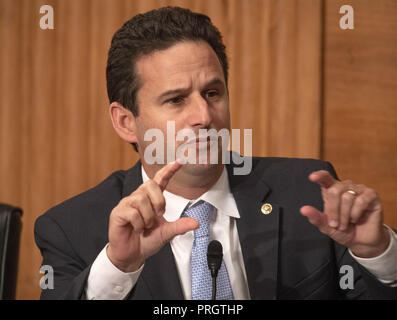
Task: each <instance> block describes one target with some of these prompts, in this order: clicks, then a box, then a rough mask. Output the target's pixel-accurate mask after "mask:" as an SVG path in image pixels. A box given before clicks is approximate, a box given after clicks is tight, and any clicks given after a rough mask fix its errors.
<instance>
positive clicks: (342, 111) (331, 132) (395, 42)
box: [323, 0, 397, 228]
mask: <svg viewBox="0 0 397 320" xmlns="http://www.w3.org/2000/svg"><path fill="white" fill-rule="evenodd" d="M343 4H346V3H345V1H334V0H332V1H327V2H326V38H325V57H324V59H325V69H324V71H325V73H324V86H325V90H324V94H325V95H324V110H325V112H324V145H323V154H324V158H325V159H326V160H329V161H331V162H332V163H333V164H334V165H335V167H336V168H337V171H338V173H339V176H340V178H343V179H347V178H349V179H352V180H353V181H358V182H361V183H363V184H365V185H368V186H370V187H373V188H374V189H375V190H377V191H378V193H379V194H380V196H381V199H382V200H383V204H384V213H385V222H386V223H388V224H389V225H391V226H393V227H395V228H396V227H397V201H396V190H397V95H396V88H397V19H396V17H397V1H390V0H377V1H371V0H353V1H349V4H350V5H352V6H353V9H354V14H355V17H354V21H355V28H354V30H345V31H344V30H341V29H340V28H339V18H340V17H341V15H340V14H339V8H340V6H342V5H343Z"/></svg>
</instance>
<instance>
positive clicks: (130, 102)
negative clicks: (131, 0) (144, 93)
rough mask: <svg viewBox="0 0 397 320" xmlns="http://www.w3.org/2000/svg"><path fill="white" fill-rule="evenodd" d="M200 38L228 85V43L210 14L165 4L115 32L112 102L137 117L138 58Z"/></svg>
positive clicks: (111, 52)
mask: <svg viewBox="0 0 397 320" xmlns="http://www.w3.org/2000/svg"><path fill="white" fill-rule="evenodd" d="M200 40H201V41H206V42H207V43H208V44H209V45H210V46H211V47H212V49H213V50H214V51H215V53H216V55H217V57H218V59H219V62H220V63H221V66H222V69H223V74H224V77H225V82H226V85H227V80H228V61H227V56H226V52H225V46H224V44H223V42H222V35H221V33H220V32H219V31H218V29H217V28H216V27H215V26H214V25H213V24H212V22H211V19H210V18H209V17H207V16H206V15H204V14H200V13H194V12H192V11H190V10H188V9H184V8H180V7H163V8H160V9H156V10H152V11H149V12H146V13H144V14H138V15H136V16H134V17H133V18H132V19H130V20H129V21H127V22H126V23H125V24H124V25H123V26H122V27H121V28H120V29H119V30H118V31H117V32H116V33H115V34H114V36H113V39H112V43H111V46H110V49H109V55H108V61H107V67H106V82H107V91H108V96H109V101H110V103H112V102H118V103H120V104H121V105H122V106H123V107H125V108H127V109H129V110H130V111H131V112H132V113H133V115H134V116H138V114H139V109H138V104H137V93H138V90H139V89H140V87H141V85H142V84H141V83H140V80H139V77H138V76H137V74H136V70H135V63H136V61H137V60H138V59H139V57H141V56H143V55H147V54H150V53H152V52H154V51H156V50H165V49H168V48H169V47H171V46H172V45H174V44H176V43H178V42H181V41H200Z"/></svg>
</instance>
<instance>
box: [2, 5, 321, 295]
mask: <svg viewBox="0 0 397 320" xmlns="http://www.w3.org/2000/svg"><path fill="white" fill-rule="evenodd" d="M44 4H48V5H52V6H53V8H54V13H55V29H54V30H41V29H40V28H39V20H40V17H41V15H40V14H39V8H40V6H41V5H44ZM164 5H180V6H184V7H188V8H191V9H192V10H195V11H199V12H203V13H205V14H207V15H209V16H210V17H211V18H212V20H213V22H214V23H215V25H216V26H218V28H219V29H220V31H221V32H222V33H223V35H224V39H225V43H226V45H227V47H228V49H227V50H228V53H229V56H230V82H229V89H230V93H231V106H230V107H231V113H232V127H233V128H240V129H244V128H251V129H253V154H254V155H271V156H294V157H318V156H319V154H320V153H319V151H320V135H319V132H320V122H321V121H320V98H321V95H320V93H321V92H320V91H321V88H320V77H321V73H320V69H321V66H320V62H321V50H320V49H321V6H322V1H317V0H305V1H298V0H279V1H271V0H250V1H245V0H227V1H226V0H215V1H213V0H202V1H196V0H189V1H182V0H179V1H160V0H158V1H155V0H150V1H148V0H78V1H77V0H0V18H1V20H0V26H1V28H0V43H1V44H2V51H1V53H0V70H1V73H0V96H1V103H0V177H1V180H2V183H1V184H0V201H2V202H7V203H11V204H14V205H18V206H21V207H22V208H23V210H24V216H23V232H22V239H21V251H20V269H19V277H18V288H17V298H19V299H36V298H38V297H39V293H40V288H39V279H40V277H41V276H42V275H41V274H40V273H39V267H40V265H41V256H40V253H39V251H38V249H37V248H36V246H35V244H34V239H33V226H34V221H35V220H36V218H37V217H38V216H39V215H41V214H42V213H44V212H45V211H46V210H47V209H48V208H50V207H52V206H54V205H55V204H58V203H60V202H61V201H63V200H65V199H67V198H69V197H71V196H73V195H76V194H78V193H80V192H83V191H84V190H86V189H88V188H90V187H92V186H94V185H96V184H98V183H99V182H100V181H102V180H103V179H104V178H105V177H107V176H108V175H109V174H110V173H111V172H112V171H115V170H119V169H126V168H129V167H131V166H132V165H133V164H134V163H135V161H136V160H137V155H136V154H135V153H134V151H133V149H132V148H131V147H130V146H129V145H128V144H126V143H124V142H122V141H121V139H119V138H118V136H117V135H116V134H115V133H114V131H113V129H112V127H111V123H110V120H109V115H108V100H107V95H106V83H105V66H106V58H107V51H108V48H109V45H110V40H111V37H112V35H113V33H114V32H115V31H116V30H117V29H118V28H119V27H120V26H121V25H122V24H123V23H124V22H125V21H126V20H127V19H129V18H130V17H132V16H134V15H135V14H137V13H140V12H145V11H148V10H150V9H154V8H157V7H160V6H164Z"/></svg>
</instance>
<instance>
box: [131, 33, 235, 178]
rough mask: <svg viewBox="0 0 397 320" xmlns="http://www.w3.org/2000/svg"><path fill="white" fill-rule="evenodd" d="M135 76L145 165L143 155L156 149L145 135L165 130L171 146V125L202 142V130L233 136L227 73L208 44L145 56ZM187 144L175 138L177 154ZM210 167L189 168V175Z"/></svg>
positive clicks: (181, 45) (185, 45) (139, 136)
mask: <svg viewBox="0 0 397 320" xmlns="http://www.w3.org/2000/svg"><path fill="white" fill-rule="evenodd" d="M136 70H137V74H138V76H139V77H140V81H141V82H142V87H141V89H139V91H138V106H139V116H138V117H136V139H137V143H138V146H139V154H140V157H141V159H142V160H143V162H145V159H144V151H145V149H146V147H147V146H148V145H150V144H151V143H152V141H144V135H145V132H146V131H147V130H148V129H153V128H157V129H160V130H161V131H162V132H163V134H164V143H165V144H167V121H174V123H175V132H176V133H178V131H179V130H181V129H191V130H193V131H194V133H195V134H196V136H197V137H198V133H199V129H207V130H209V129H215V130H217V131H219V130H220V129H223V128H226V129H228V130H230V114H229V98H228V94H227V90H226V83H225V79H224V75H223V70H222V67H221V64H220V62H219V60H218V58H217V56H216V54H215V52H214V50H213V49H212V48H211V47H210V46H209V45H208V44H207V43H206V42H201V41H200V42H193V41H189V42H180V43H177V44H175V45H173V46H172V47H170V48H168V49H166V50H162V51H156V52H154V53H152V54H150V55H146V56H143V57H141V58H140V59H138V61H137V63H136ZM186 140H188V139H187V138H186ZM186 140H185V141H176V140H175V139H174V138H173V141H175V149H178V146H181V145H182V144H183V143H184V142H186ZM205 145H207V144H206V143H205V144H199V143H198V142H197V143H196V142H194V144H193V145H192V146H191V147H194V148H196V150H197V154H198V153H199V148H202V147H203V146H205ZM220 148H221V145H219V149H220ZM208 149H209V143H208ZM165 150H166V149H165ZM165 155H167V153H166V152H165ZM220 160H221V159H220ZM220 160H219V163H220V162H221V161H220ZM165 162H167V159H165ZM218 165H219V164H218ZM220 165H221V164H220ZM210 166H211V165H209V164H208V165H187V166H185V167H187V168H186V169H185V170H194V171H195V172H197V170H199V172H200V171H202V170H205V169H206V168H208V167H210ZM189 168H190V169H189Z"/></svg>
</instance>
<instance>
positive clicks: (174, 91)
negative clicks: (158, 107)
mask: <svg viewBox="0 0 397 320" xmlns="http://www.w3.org/2000/svg"><path fill="white" fill-rule="evenodd" d="M213 85H224V82H223V81H222V80H221V79H219V78H214V79H212V80H210V81H209V82H208V83H207V84H206V85H205V86H204V88H208V87H211V86H213ZM187 90H189V88H177V89H172V90H167V91H165V92H163V93H162V94H160V95H159V97H158V100H159V101H160V100H163V99H164V98H165V97H167V96H171V95H174V94H180V93H182V92H186V91H187Z"/></svg>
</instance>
